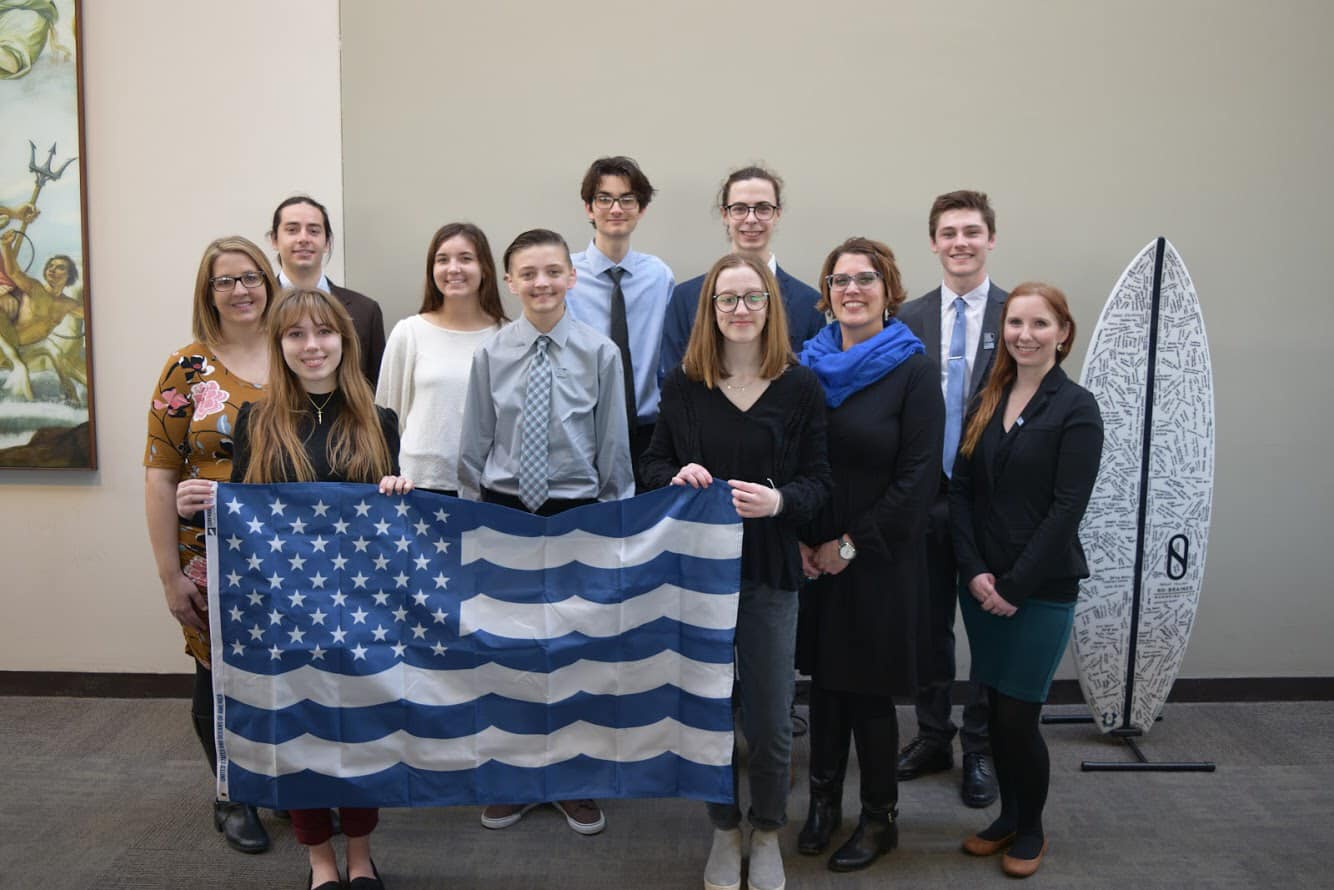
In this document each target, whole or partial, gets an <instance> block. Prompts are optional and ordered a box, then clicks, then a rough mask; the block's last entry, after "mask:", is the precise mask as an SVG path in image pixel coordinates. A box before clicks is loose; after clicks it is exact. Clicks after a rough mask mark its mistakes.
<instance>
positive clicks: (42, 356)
mask: <svg viewBox="0 0 1334 890" xmlns="http://www.w3.org/2000/svg"><path fill="white" fill-rule="evenodd" d="M78 13H79V5H78V2H77V0H0V106H3V107H4V108H5V125H4V127H0V467H29V468H39V467H40V468H88V469H92V468H94V467H95V466H96V449H95V446H94V438H93V400H92V374H91V372H90V363H91V361H92V350H91V342H90V339H89V328H88V318H89V300H90V296H91V293H92V289H91V287H90V285H89V283H88V264H87V255H88V253H87V224H86V214H85V203H84V195H85V189H84V176H83V173H84V165H83V163H82V160H81V159H82V155H83V151H82V146H83V133H82V126H83V116H82V109H81V105H80V103H81V102H82V95H81V90H80V86H79V66H80V64H81V63H80V51H79V39H78Z"/></svg>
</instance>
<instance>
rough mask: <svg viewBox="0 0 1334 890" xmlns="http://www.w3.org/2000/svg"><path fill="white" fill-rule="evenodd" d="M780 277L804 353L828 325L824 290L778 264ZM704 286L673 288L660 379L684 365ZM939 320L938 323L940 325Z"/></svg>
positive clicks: (791, 333)
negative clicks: (822, 308)
mask: <svg viewBox="0 0 1334 890" xmlns="http://www.w3.org/2000/svg"><path fill="white" fill-rule="evenodd" d="M774 277H775V278H777V279H778V292H779V293H780V294H781V295H782V297H783V308H784V310H786V312H787V332H788V339H789V340H791V341H792V352H793V354H796V353H799V352H801V347H802V344H804V343H805V342H806V341H807V340H809V339H810V338H812V337H814V336H815V335H816V334H818V333H820V329H821V328H823V327H824V325H825V319H824V313H823V312H819V311H817V310H816V308H815V304H816V303H818V302H820V292H819V291H817V290H815V289H814V288H812V287H811V286H810V285H809V284H806V283H804V282H801V281H798V280H797V279H795V278H793V277H792V276H791V275H789V274H787V273H786V272H784V271H783V267H782V266H779V267H778V273H777V274H776V275H775V276H774ZM703 286H704V276H703V275H697V276H695V277H694V278H692V279H690V280H689V281H683V282H681V283H680V284H678V285H677V286H676V289H675V290H673V291H672V299H671V302H670V303H668V304H667V317H666V319H665V320H664V321H663V325H662V350H661V353H660V354H661V359H660V361H659V364H658V382H659V383H661V382H662V381H663V379H665V378H666V376H667V375H668V374H669V373H670V372H671V371H672V370H673V369H674V368H677V367H679V366H680V364H681V359H682V358H684V357H685V354H686V344H687V343H689V342H690V329H691V328H692V327H694V324H695V312H696V311H697V310H698V308H699V291H700V288H702V287H703ZM939 324H940V322H939V321H937V322H936V325H937V326H939Z"/></svg>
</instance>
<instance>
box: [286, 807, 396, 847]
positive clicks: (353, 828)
mask: <svg viewBox="0 0 1334 890" xmlns="http://www.w3.org/2000/svg"><path fill="white" fill-rule="evenodd" d="M291 813H292V831H293V832H295V833H296V839H297V841H298V842H299V843H302V844H305V845H306V846H307V847H315V846H318V845H320V844H322V843H324V842H325V841H327V840H328V839H329V838H331V837H333V817H332V816H331V815H329V811H328V810H327V809H321V810H292V811H291ZM338 818H339V819H341V820H342V823H343V834H345V835H346V836H348V837H364V836H365V835H368V834H370V833H371V832H372V831H374V830H375V826H376V824H377V823H379V821H380V810H379V808H378V807H339V808H338Z"/></svg>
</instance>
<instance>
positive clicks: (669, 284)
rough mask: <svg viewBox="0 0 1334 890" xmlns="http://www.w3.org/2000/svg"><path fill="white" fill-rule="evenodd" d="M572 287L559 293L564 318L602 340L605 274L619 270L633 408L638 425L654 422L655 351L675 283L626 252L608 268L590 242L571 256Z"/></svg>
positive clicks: (652, 260) (643, 256)
mask: <svg viewBox="0 0 1334 890" xmlns="http://www.w3.org/2000/svg"><path fill="white" fill-rule="evenodd" d="M572 259H573V261H574V271H575V272H576V273H577V274H576V276H575V282H574V287H573V288H571V289H570V290H569V292H567V293H566V294H565V305H566V306H567V307H568V308H569V310H570V314H571V315H573V316H574V317H575V318H576V319H578V320H579V321H582V322H583V323H584V324H586V325H588V326H589V327H591V328H592V329H593V330H595V331H597V332H598V333H599V334H602V335H603V336H610V334H611V291H612V286H613V285H612V280H611V276H610V275H609V274H607V270H608V269H611V268H612V267H614V266H620V267H621V268H622V269H624V270H625V275H623V276H622V277H621V292H622V293H624V294H625V323H626V327H627V328H629V331H630V362H631V364H633V365H634V369H635V405H636V407H637V409H638V415H639V416H638V421H639V423H641V424H649V423H653V422H654V421H656V420H657V419H658V349H659V348H660V347H661V345H662V321H663V318H664V317H666V314H667V303H668V301H670V300H671V298H672V289H673V288H674V287H675V286H676V281H675V280H674V279H673V278H672V270H671V269H670V268H669V267H668V265H667V264H666V263H664V262H663V261H662V260H660V259H658V258H657V257H655V256H652V255H651V254H647V253H637V252H636V251H633V250H632V251H630V252H629V253H627V254H626V255H625V259H623V260H621V261H620V262H619V263H613V262H612V261H611V260H609V259H608V258H607V256H606V254H604V253H603V252H602V251H600V250H598V249H597V246H596V245H595V244H593V242H591V241H590V242H588V249H587V250H585V251H583V252H582V253H576V254H575V255H574V256H573V257H572Z"/></svg>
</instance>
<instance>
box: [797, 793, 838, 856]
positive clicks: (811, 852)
mask: <svg viewBox="0 0 1334 890" xmlns="http://www.w3.org/2000/svg"><path fill="white" fill-rule="evenodd" d="M841 797H842V795H841V794H831V793H829V792H827V791H816V790H815V789H814V788H812V789H811V806H810V809H809V810H807V812H806V824H805V825H803V826H802V827H801V833H800V834H799V835H797V852H798V853H802V854H805V855H807V856H815V855H817V854H820V853H823V852H824V851H825V850H827V849H828V848H829V838H830V836H831V835H833V833H834V832H835V831H837V830H838V825H839V823H840V822H842V821H843V807H842V800H840V798H841Z"/></svg>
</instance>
